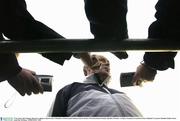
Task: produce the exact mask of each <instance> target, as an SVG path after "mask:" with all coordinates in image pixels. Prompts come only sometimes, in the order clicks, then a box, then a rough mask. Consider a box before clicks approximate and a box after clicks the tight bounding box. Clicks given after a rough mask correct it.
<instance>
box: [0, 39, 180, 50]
mask: <svg viewBox="0 0 180 121" xmlns="http://www.w3.org/2000/svg"><path fill="white" fill-rule="evenodd" d="M128 50H143V51H156V52H157V51H179V50H180V43H179V42H178V41H177V40H169V41H166V40H159V39H125V40H122V41H118V40H104V39H103V40H95V39H61V38H60V39H44V40H26V41H25V40H24V41H22V40H16V41H13V40H4V41H0V53H8V52H25V53H26V52H41V53H43V52H108V51H128Z"/></svg>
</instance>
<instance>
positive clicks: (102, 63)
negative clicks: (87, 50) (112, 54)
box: [83, 55, 110, 81]
mask: <svg viewBox="0 0 180 121" xmlns="http://www.w3.org/2000/svg"><path fill="white" fill-rule="evenodd" d="M91 61H92V63H93V65H92V66H91V67H88V66H84V68H83V71H84V75H85V76H88V75H91V74H94V73H97V74H98V75H99V78H100V79H101V80H102V81H104V80H105V79H106V78H107V77H108V76H110V63H109V60H108V59H107V58H105V57H104V56H102V55H91Z"/></svg>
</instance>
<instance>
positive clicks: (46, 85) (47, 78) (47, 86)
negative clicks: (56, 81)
mask: <svg viewBox="0 0 180 121" xmlns="http://www.w3.org/2000/svg"><path fill="white" fill-rule="evenodd" d="M36 77H37V78H38V80H39V83H40V84H41V85H42V87H43V91H47V92H51V91H52V77H53V76H52V75H36Z"/></svg>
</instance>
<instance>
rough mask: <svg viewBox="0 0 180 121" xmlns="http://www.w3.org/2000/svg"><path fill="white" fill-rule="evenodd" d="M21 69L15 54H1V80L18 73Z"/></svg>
mask: <svg viewBox="0 0 180 121" xmlns="http://www.w3.org/2000/svg"><path fill="white" fill-rule="evenodd" d="M21 69H22V68H21V67H20V66H19V64H18V61H17V59H16V56H15V54H13V53H2V54H0V82H1V81H4V80H7V79H9V78H11V77H13V76H15V75H17V74H18V73H19V72H20V71H21Z"/></svg>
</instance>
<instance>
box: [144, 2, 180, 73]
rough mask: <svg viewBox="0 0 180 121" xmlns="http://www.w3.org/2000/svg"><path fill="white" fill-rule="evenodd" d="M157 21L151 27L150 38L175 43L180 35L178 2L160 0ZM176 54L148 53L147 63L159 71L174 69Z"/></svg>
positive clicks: (146, 56) (146, 54) (145, 57)
mask: <svg viewBox="0 0 180 121" xmlns="http://www.w3.org/2000/svg"><path fill="white" fill-rule="evenodd" d="M156 10H157V11H156V14H155V17H156V19H157V20H156V21H155V22H153V23H152V24H151V25H150V27H149V33H148V38H158V39H161V40H162V44H163V42H164V41H165V40H169V41H171V42H173V41H172V40H173V39H178V38H179V34H180V23H179V21H180V16H179V15H180V9H179V1H178V0H173V1H172V0H159V1H158V3H157V4H156ZM176 54H177V53H176V52H156V53H152V52H146V53H145V55H144V60H145V62H146V63H147V64H148V65H150V66H151V67H153V68H156V69H158V70H166V69H168V68H174V66H175V65H174V57H175V56H176Z"/></svg>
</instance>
